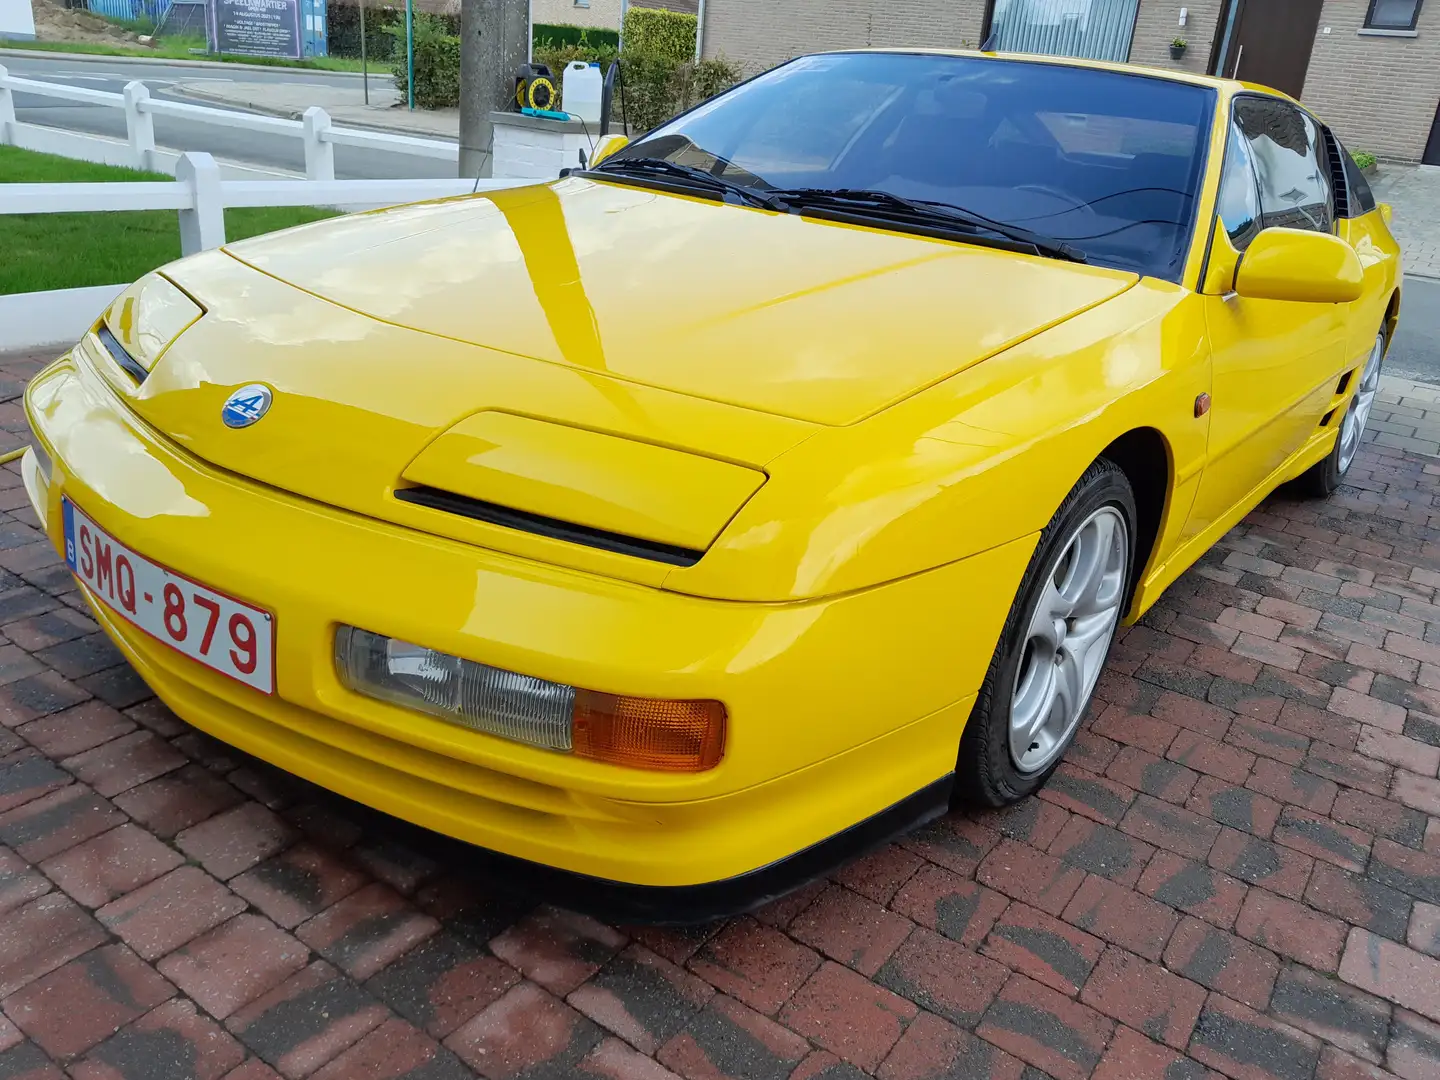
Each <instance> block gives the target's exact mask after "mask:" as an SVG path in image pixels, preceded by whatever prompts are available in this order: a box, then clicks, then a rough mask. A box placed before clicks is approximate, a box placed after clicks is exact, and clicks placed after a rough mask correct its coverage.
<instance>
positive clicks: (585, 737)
mask: <svg viewBox="0 0 1440 1080" xmlns="http://www.w3.org/2000/svg"><path fill="white" fill-rule="evenodd" d="M335 664H336V667H337V669H338V670H339V673H340V680H341V682H343V683H344V684H345V685H346V686H347V687H349V688H350V689H351V690H354V691H355V692H356V693H360V694H365V695H367V696H369V697H373V698H378V699H379V700H381V701H388V702H390V703H391V704H394V705H400V706H403V707H404V708H408V709H415V710H417V711H418V712H423V713H428V714H429V715H431V716H435V717H439V718H440V719H442V720H448V721H449V722H451V723H453V724H460V725H462V726H464V727H468V728H471V729H473V730H475V731H483V732H485V733H487V734H490V735H498V736H500V737H501V738H505V739H513V740H515V741H516V742H523V743H527V744H529V745H530V746H538V747H541V748H543V749H546V750H557V751H562V752H566V753H573V754H575V755H577V756H579V757H586V758H593V759H595V760H597V761H608V762H611V763H612V764H616V765H629V766H634V767H638V768H644V769H660V770H666V771H670V772H699V771H701V770H704V769H709V768H713V767H714V766H715V765H716V764H718V763H719V761H720V758H721V756H722V755H723V753H724V748H725V721H726V714H725V707H724V706H723V705H722V704H720V702H718V701H672V700H662V699H656V698H634V697H624V696H620V695H615V694H601V693H597V692H595V691H591V690H578V689H576V688H575V687H573V686H566V685H565V684H563V683H555V682H549V681H547V680H545V679H536V678H532V677H531V676H529V675H518V674H516V673H515V672H512V671H503V670H501V669H500V668H494V667H490V666H489V665H487V664H479V663H476V662H475V661H473V660H464V659H461V658H460V657H458V656H451V655H450V654H448V653H442V652H437V651H436V650H434V649H427V648H425V647H424V646H423V645H412V644H411V643H409V642H407V641H399V640H397V639H395V638H388V637H383V636H381V635H380V634H372V633H370V632H369V631H368V630H359V629H357V628H355V627H353V626H342V627H341V628H340V629H339V631H338V632H337V633H336V635H335Z"/></svg>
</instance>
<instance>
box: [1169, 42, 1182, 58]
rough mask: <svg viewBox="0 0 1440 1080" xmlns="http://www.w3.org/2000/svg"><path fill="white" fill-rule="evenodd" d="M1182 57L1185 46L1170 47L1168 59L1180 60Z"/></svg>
mask: <svg viewBox="0 0 1440 1080" xmlns="http://www.w3.org/2000/svg"><path fill="white" fill-rule="evenodd" d="M1184 55H1185V46H1184V45H1171V46H1170V59H1171V60H1179V59H1180V58H1181V57H1182V56H1184Z"/></svg>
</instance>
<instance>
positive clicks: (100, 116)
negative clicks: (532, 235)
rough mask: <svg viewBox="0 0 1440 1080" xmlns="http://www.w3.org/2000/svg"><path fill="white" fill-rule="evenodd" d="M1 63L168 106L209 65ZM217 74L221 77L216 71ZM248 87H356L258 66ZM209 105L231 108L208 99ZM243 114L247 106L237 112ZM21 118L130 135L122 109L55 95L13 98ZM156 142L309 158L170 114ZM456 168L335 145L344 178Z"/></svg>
mask: <svg viewBox="0 0 1440 1080" xmlns="http://www.w3.org/2000/svg"><path fill="white" fill-rule="evenodd" d="M0 62H3V63H4V65H5V66H6V68H8V69H9V71H10V74H11V75H15V76H17V77H21V78H27V79H38V80H43V81H46V82H59V83H65V84H68V85H71V86H83V87H86V88H88V89H92V90H104V91H106V92H107V93H114V94H118V93H120V91H121V90H122V89H123V88H124V86H125V84H126V83H127V82H130V81H131V80H134V79H139V80H141V81H143V82H144V83H145V85H146V87H148V88H149V90H150V93H151V95H152V96H153V97H157V98H163V99H166V100H170V101H185V100H186V99H185V98H184V97H182V96H181V95H179V94H177V93H175V92H174V91H173V90H172V89H171V88H172V87H173V85H174V84H175V83H177V82H189V83H198V82H205V81H208V80H207V76H208V72H207V71H206V69H205V68H199V67H193V66H178V65H174V64H169V63H165V62H163V61H155V62H153V63H152V62H145V63H141V64H133V63H114V62H113V60H111V58H109V57H104V56H94V57H86V58H84V59H83V60H69V59H56V58H55V57H48V56H40V55H37V56H35V57H34V58H31V57H28V56H26V57H20V56H14V55H10V56H6V57H4V58H3V61H0ZM217 74H219V73H217ZM223 74H224V75H225V79H224V80H223V81H227V82H228V81H232V80H233V79H235V78H236V77H237V75H236V73H235V72H234V71H232V70H225V71H224V72H223ZM240 77H243V78H244V79H245V81H247V82H283V83H292V84H293V83H302V84H304V83H314V84H317V85H324V84H327V83H332V84H333V82H334V81H335V80H337V79H343V80H346V81H347V82H349V83H350V84H352V85H356V86H358V81H357V77H356V76H354V75H345V74H337V73H332V72H325V71H303V70H285V69H280V68H266V67H261V66H259V65H256V66H254V67H250V68H247V69H246V70H245V71H244V72H243V74H242V75H241V76H240ZM370 85H371V86H372V87H376V88H378V87H380V86H384V85H389V76H388V75H375V74H372V75H371V76H370ZM204 104H205V105H207V106H209V107H211V108H226V106H223V105H214V104H213V103H211V102H204ZM232 111H236V112H243V111H245V110H243V109H237V110H232ZM15 114H16V119H18V120H20V121H21V122H24V123H31V124H47V125H49V126H51V127H59V128H65V129H67V130H70V131H82V132H87V133H90V134H93V135H108V136H111V137H114V138H120V139H123V138H125V117H124V114H123V113H122V112H121V111H120V110H119V109H112V108H108V107H106V106H102V105H82V104H79V103H76V102H68V101H59V100H57V99H55V98H45V97H40V96H38V95H35V94H17V95H16V96H15ZM155 142H156V143H157V144H158V145H160V146H164V147H168V148H170V149H174V150H204V151H208V152H209V153H211V154H214V155H215V156H216V157H219V158H225V159H228V160H230V161H237V162H244V163H246V164H253V165H262V166H267V167H270V168H279V169H289V170H293V171H295V172H303V171H304V169H305V157H304V153H303V152H302V149H301V145H300V140H299V139H298V138H296V139H287V138H281V137H277V136H275V135H270V134H265V133H261V132H250V131H240V130H237V129H235V128H212V127H209V126H208V125H206V124H202V123H198V122H195V121H191V120H177V119H174V118H171V117H163V116H157V117H156V118H155ZM454 170H455V166H454V165H451V164H448V163H446V162H444V161H436V160H433V159H429V158H420V157H413V156H411V155H408V154H392V153H387V152H384V151H378V150H364V149H359V148H356V147H348V146H339V147H336V148H335V175H336V176H337V177H339V178H340V179H400V178H409V177H441V176H453V175H454V174H455V172H454Z"/></svg>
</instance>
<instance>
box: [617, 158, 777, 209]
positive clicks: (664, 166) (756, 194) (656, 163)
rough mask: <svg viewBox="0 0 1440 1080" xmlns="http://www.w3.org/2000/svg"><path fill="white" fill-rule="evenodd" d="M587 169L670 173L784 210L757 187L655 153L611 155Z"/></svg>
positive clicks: (620, 172) (668, 174)
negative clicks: (628, 156) (658, 156)
mask: <svg viewBox="0 0 1440 1080" xmlns="http://www.w3.org/2000/svg"><path fill="white" fill-rule="evenodd" d="M590 172H591V173H592V174H596V175H601V176H603V175H605V174H606V173H613V174H618V175H622V176H623V175H625V174H626V173H638V174H640V175H642V176H656V175H658V176H670V177H674V178H675V179H677V180H684V181H688V182H689V183H691V184H699V185H700V186H702V187H707V188H710V189H711V190H712V191H723V192H727V193H729V194H731V195H736V196H739V197H740V198H742V199H744V200H745V201H746V202H748V203H751V204H752V205H755V206H763V207H765V208H766V209H767V210H784V209H785V207H784V206H783V205H782V204H781V203H780V202H779V201H778V200H776V199H774V198H772V197H771V196H770V194H769V193H768V192H764V191H759V190H757V189H755V188H752V187H746V186H745V185H744V184H737V183H735V182H734V181H733V180H726V179H725V178H724V177H723V176H716V175H715V174H714V173H711V172H706V171H705V170H704V169H697V168H695V167H694V166H693V165H681V164H679V163H678V162H674V161H668V160H666V159H665V158H655V157H633V158H618V157H617V158H611V159H610V160H608V161H606V162H604V163H603V164H600V165H597V166H596V167H595V168H594V169H591V170H590Z"/></svg>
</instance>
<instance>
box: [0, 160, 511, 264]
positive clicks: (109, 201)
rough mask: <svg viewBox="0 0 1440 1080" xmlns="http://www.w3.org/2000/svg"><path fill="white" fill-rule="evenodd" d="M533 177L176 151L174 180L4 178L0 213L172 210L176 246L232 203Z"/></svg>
mask: <svg viewBox="0 0 1440 1080" xmlns="http://www.w3.org/2000/svg"><path fill="white" fill-rule="evenodd" d="M533 183H536V181H534V180H334V179H330V180H224V179H221V176H220V166H219V165H218V164H216V162H215V159H214V158H213V157H211V156H210V155H209V154H204V153H198V152H195V151H191V152H189V153H185V154H182V155H180V162H179V165H178V166H177V167H176V171H175V179H174V180H157V181H139V182H135V183H125V182H121V183H100V184H5V185H3V187H0V214H69V213H78V212H84V211H97V210H111V211H113V210H175V211H178V212H179V215H180V250H181V252H182V254H185V255H193V254H194V253H195V252H197V251H204V250H206V249H207V248H215V247H219V246H220V245H221V244H223V243H225V210H226V208H227V207H231V206H326V207H334V208H336V209H340V210H367V209H374V208H375V207H380V206H394V205H395V204H396V203H406V202H419V201H421V200H423V199H440V198H445V197H446V196H450V195H468V194H471V193H472V192H479V191H498V190H500V189H502V188H513V187H521V186H523V185H525V184H533Z"/></svg>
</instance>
